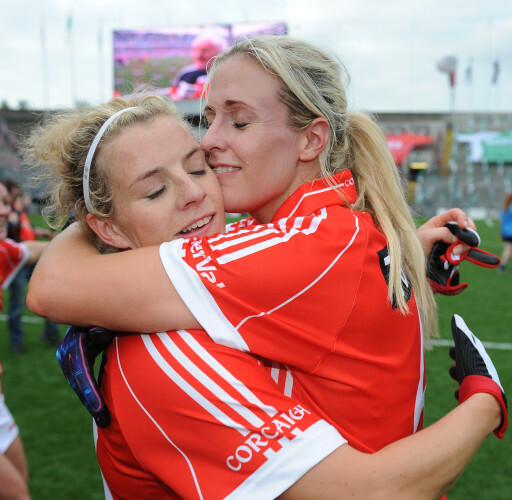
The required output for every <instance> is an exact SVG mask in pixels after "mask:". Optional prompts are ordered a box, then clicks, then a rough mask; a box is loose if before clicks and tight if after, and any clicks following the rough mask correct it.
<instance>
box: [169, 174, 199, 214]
mask: <svg viewBox="0 0 512 500" xmlns="http://www.w3.org/2000/svg"><path fill="white" fill-rule="evenodd" d="M177 187H178V190H179V192H178V193H177V196H176V204H177V207H178V209H179V210H186V209H187V208H189V207H192V206H194V205H197V204H200V203H201V202H202V201H203V200H204V199H205V198H206V191H205V190H204V188H203V186H202V185H201V184H200V183H199V182H198V181H197V180H195V179H194V176H192V175H190V174H187V173H186V172H184V175H183V177H182V178H181V179H180V183H179V185H178V186H177Z"/></svg>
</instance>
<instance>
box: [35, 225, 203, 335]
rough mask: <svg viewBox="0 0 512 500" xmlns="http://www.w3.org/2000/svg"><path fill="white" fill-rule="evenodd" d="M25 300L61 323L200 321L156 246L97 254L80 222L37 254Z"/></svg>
mask: <svg viewBox="0 0 512 500" xmlns="http://www.w3.org/2000/svg"><path fill="white" fill-rule="evenodd" d="M121 291H122V293H121ZM27 305H28V307H29V309H30V310H31V311H32V312H34V313H36V314H38V315H39V316H43V317H45V318H48V319H50V320H52V321H54V322H56V323H63V324H74V325H81V326H87V325H100V326H103V327H105V328H110V329H112V330H120V331H123V330H124V331H132V332H134V331H136V332H150V331H160V330H162V329H164V328H163V327H162V325H166V326H165V329H166V330H169V329H178V328H198V327H199V324H198V323H197V320H196V319H195V318H194V317H193V316H192V314H191V313H190V312H189V310H188V309H187V307H186V306H185V304H184V303H183V302H182V300H181V298H180V297H179V295H178V293H177V292H176V290H175V289H174V287H173V286H172V284H171V282H170V280H169V278H168V277H167V275H166V273H165V270H164V268H163V266H162V264H161V261H160V257H159V253H158V247H157V246H153V247H146V248H140V249H136V250H130V251H125V252H119V253H115V254H109V255H101V254H100V253H99V252H98V251H97V250H96V249H95V248H94V247H93V246H92V245H91V244H90V243H89V242H88V241H87V239H86V237H85V236H84V235H83V233H82V231H81V230H80V229H79V226H78V224H74V225H72V226H70V227H69V228H67V229H66V230H64V231H63V232H62V233H61V234H60V235H59V236H57V237H56V238H54V239H53V240H52V242H51V243H50V244H49V245H48V248H47V249H46V251H45V252H44V254H43V255H42V256H41V258H40V259H39V262H38V263H37V266H36V268H35V270H34V273H33V275H32V278H31V280H30V285H29V291H28V295H27Z"/></svg>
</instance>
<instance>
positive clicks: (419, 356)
mask: <svg viewBox="0 0 512 500" xmlns="http://www.w3.org/2000/svg"><path fill="white" fill-rule="evenodd" d="M334 180H335V181H336V183H337V185H336V186H330V185H328V184H327V183H326V182H325V180H323V179H321V180H318V181H315V182H312V183H308V184H305V185H303V186H302V187H300V188H299V189H298V190H297V191H296V192H295V193H294V194H293V195H292V196H291V197H290V198H289V199H288V200H286V201H285V203H284V204H283V205H282V206H281V207H280V208H279V209H278V211H277V212H276V214H275V216H274V218H273V220H272V222H271V223H269V224H264V225H258V224H257V223H256V222H255V221H254V219H251V218H249V219H245V220H243V221H241V222H239V223H237V224H235V225H234V226H233V227H232V228H231V230H230V231H229V232H228V233H227V234H221V235H216V236H211V237H206V238H202V239H197V240H195V239H194V240H175V241H172V242H168V243H164V244H163V245H162V246H161V248H160V255H161V259H162V263H163V265H164V267H165V269H166V271H167V273H168V275H169V278H170V279H171V281H172V283H173V285H174V287H175V288H176V290H177V291H178V292H179V294H180V296H181V298H182V299H183V300H184V302H185V303H186V305H187V306H188V308H189V309H190V311H191V312H192V313H193V314H194V316H195V317H196V318H197V319H198V321H199V323H200V324H201V325H202V327H203V328H204V329H205V330H206V331H207V332H208V334H209V335H210V336H211V338H212V339H213V340H214V341H215V342H217V343H219V344H223V345H226V346H230V347H234V348H236V349H239V350H242V351H248V352H251V353H253V354H256V355H259V356H262V357H264V358H267V359H270V360H275V361H279V362H281V363H284V364H286V365H287V366H288V368H289V370H290V373H289V374H288V379H287V380H286V381H285V385H286V386H287V390H288V393H289V394H291V395H292V396H293V397H295V398H297V399H298V400H299V401H301V402H303V403H304V404H306V405H308V408H314V409H315V410H316V411H317V412H318V413H319V414H320V415H323V416H324V417H325V418H328V419H330V421H331V422H332V423H333V424H334V425H335V426H336V427H337V428H338V430H339V431H340V432H341V434H342V435H343V436H344V437H345V438H347V439H348V442H349V443H350V444H351V445H352V446H354V447H356V448H358V449H360V450H362V451H376V450H379V449H380V448H382V447H384V446H385V445H387V444H389V443H391V442H394V441H396V440H398V439H400V438H402V437H404V436H407V435H410V434H411V433H413V432H415V431H416V430H417V429H418V428H419V427H421V416H422V411H423V395H424V364H423V343H422V328H421V323H420V318H419V314H418V310H417V306H416V302H415V299H414V295H413V294H412V291H411V289H410V286H409V285H408V282H407V280H406V278H405V276H404V277H403V280H402V281H403V293H404V295H405V297H406V299H407V304H408V306H409V310H410V313H409V314H407V315H404V314H402V313H400V311H399V310H398V309H397V308H396V306H395V304H393V303H391V301H390V300H389V299H388V286H387V278H388V269H389V265H388V260H389V259H388V252H387V241H386V238H385V236H384V235H383V234H382V233H381V232H380V231H379V230H378V229H377V228H376V227H375V224H374V223H373V220H372V218H371V216H370V215H369V214H368V213H364V212H357V211H354V210H351V209H349V208H348V207H347V206H346V205H345V204H344V203H343V201H342V200H343V199H345V200H346V201H347V202H348V203H350V202H353V201H355V199H356V192H355V187H354V181H353V179H352V176H351V174H350V172H343V173H340V174H338V175H336V176H335V177H334ZM337 190H341V191H342V195H343V196H342V197H340V195H339V193H338V191H337ZM275 373H276V370H274V375H275Z"/></svg>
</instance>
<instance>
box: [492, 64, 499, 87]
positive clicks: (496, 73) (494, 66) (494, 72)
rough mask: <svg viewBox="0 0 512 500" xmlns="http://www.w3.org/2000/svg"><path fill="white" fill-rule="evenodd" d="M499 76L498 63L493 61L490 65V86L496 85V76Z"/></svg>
mask: <svg viewBox="0 0 512 500" xmlns="http://www.w3.org/2000/svg"><path fill="white" fill-rule="evenodd" d="M499 74H500V61H499V60H498V59H495V60H494V62H493V63H492V77H491V85H496V84H497V83H498V76H499Z"/></svg>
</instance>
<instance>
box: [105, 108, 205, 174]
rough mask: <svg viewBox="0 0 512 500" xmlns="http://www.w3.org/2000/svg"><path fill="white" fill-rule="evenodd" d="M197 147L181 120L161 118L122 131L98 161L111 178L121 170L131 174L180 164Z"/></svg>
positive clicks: (107, 143) (169, 117)
mask: <svg viewBox="0 0 512 500" xmlns="http://www.w3.org/2000/svg"><path fill="white" fill-rule="evenodd" d="M196 144H197V141H196V139H195V138H194V137H193V136H192V134H191V133H190V132H189V130H188V129H187V128H186V127H185V126H184V125H183V124H182V123H181V122H180V121H178V119H176V118H175V117H172V116H159V117H157V118H155V119H153V120H151V121H149V122H144V123H137V124H134V125H130V126H129V127H126V128H125V129H124V130H121V131H120V132H119V133H118V134H116V135H115V136H114V137H113V138H112V139H110V140H109V141H108V142H106V143H105V144H104V145H103V147H102V149H101V151H100V152H99V154H98V158H97V162H98V164H99V165H101V168H104V169H106V171H107V173H108V175H110V176H112V175H116V174H117V173H118V171H122V172H123V175H124V174H126V175H129V173H130V171H131V170H133V169H135V168H139V167H148V166H161V165H164V164H167V163H170V162H174V161H177V160H178V159H180V158H181V157H182V156H183V155H184V154H186V153H187V152H188V151H189V150H190V148H191V147H193V146H194V145H196Z"/></svg>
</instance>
